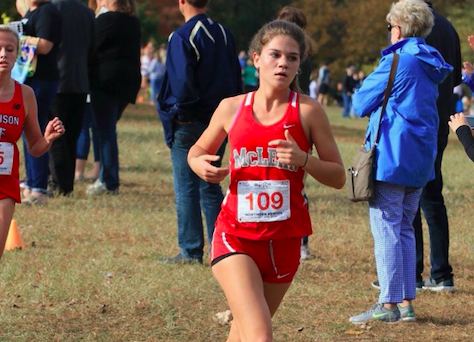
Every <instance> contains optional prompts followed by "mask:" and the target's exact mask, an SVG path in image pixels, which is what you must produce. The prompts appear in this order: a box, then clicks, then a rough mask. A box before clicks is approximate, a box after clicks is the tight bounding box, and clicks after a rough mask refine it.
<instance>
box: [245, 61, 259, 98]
mask: <svg viewBox="0 0 474 342" xmlns="http://www.w3.org/2000/svg"><path fill="white" fill-rule="evenodd" d="M246 63H247V65H246V66H245V68H244V72H243V74H242V76H243V79H244V91H245V92H246V93H248V92H250V91H254V90H255V89H257V88H258V78H257V69H256V68H255V67H254V65H253V61H252V59H250V58H249V59H247V62H246Z"/></svg>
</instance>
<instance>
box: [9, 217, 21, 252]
mask: <svg viewBox="0 0 474 342" xmlns="http://www.w3.org/2000/svg"><path fill="white" fill-rule="evenodd" d="M16 248H20V249H22V248H25V246H24V245H23V241H22V240H21V236H20V231H19V230H18V225H17V224H16V220H12V222H11V223H10V230H9V231H8V236H7V242H6V243H5V250H6V251H11V250H12V249H16Z"/></svg>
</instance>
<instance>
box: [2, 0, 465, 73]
mask: <svg viewBox="0 0 474 342" xmlns="http://www.w3.org/2000/svg"><path fill="white" fill-rule="evenodd" d="M80 1H82V2H83V3H87V0H80ZM394 1H396V0H272V1H269V0H212V1H211V2H210V5H209V11H208V14H209V15H210V16H211V17H212V18H214V19H215V20H217V21H219V22H221V23H222V24H224V25H225V26H226V27H227V28H229V29H230V31H231V32H232V33H233V35H234V37H235V40H236V43H237V48H238V49H239V50H247V49H248V44H249V42H250V40H251V39H252V36H253V35H254V34H255V33H256V32H257V30H258V29H259V28H260V27H261V26H262V25H263V24H264V23H266V22H268V21H270V20H272V19H274V18H275V15H276V13H277V12H278V10H280V9H281V8H282V7H283V6H285V5H293V6H295V7H298V8H301V9H302V10H303V11H304V13H305V14H306V16H307V21H308V26H307V28H306V32H307V34H308V36H309V37H310V38H311V39H312V40H313V41H314V42H315V45H316V49H315V51H316V53H315V55H314V56H313V57H312V60H313V62H314V64H315V66H318V65H320V64H321V63H322V62H328V63H331V70H332V76H333V80H336V81H337V80H339V79H340V78H342V75H343V73H344V69H345V66H346V65H348V64H353V65H355V66H357V67H360V68H363V69H364V70H365V71H366V72H369V71H371V70H372V69H373V67H374V66H375V65H376V64H377V62H378V59H379V58H380V51H381V50H382V49H383V48H385V47H386V46H387V44H388V39H387V38H388V34H387V30H386V21H385V17H386V14H387V13H388V12H389V10H390V5H391V3H392V2H394ZM432 3H433V5H434V7H435V9H436V10H437V11H438V12H439V13H441V14H443V15H445V16H446V17H448V19H449V20H450V21H451V22H452V23H453V25H454V26H455V28H456V29H457V31H458V33H459V37H460V39H461V44H462V53H463V59H464V60H470V61H474V53H473V52H472V50H471V49H470V47H469V46H468V44H467V41H466V38H467V35H468V34H473V33H474V25H473V23H474V6H472V0H450V1H446V0H432ZM137 5H138V16H139V19H140V22H141V23H142V36H143V39H142V42H143V44H145V43H146V42H147V41H148V40H149V39H153V40H155V41H157V42H158V43H160V42H164V41H166V40H167V38H168V35H169V34H170V33H171V32H172V31H174V30H175V29H176V28H177V27H179V26H180V25H182V24H183V23H184V20H183V17H182V15H181V13H180V12H179V9H178V4H177V1H176V0H137ZM2 13H5V14H6V15H7V16H8V17H10V18H12V19H19V15H18V14H17V12H16V9H15V0H1V1H0V14H2Z"/></svg>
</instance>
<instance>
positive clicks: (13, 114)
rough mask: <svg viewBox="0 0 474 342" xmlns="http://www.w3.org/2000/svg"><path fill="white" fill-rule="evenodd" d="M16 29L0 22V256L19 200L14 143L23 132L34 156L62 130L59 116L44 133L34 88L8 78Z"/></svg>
mask: <svg viewBox="0 0 474 342" xmlns="http://www.w3.org/2000/svg"><path fill="white" fill-rule="evenodd" d="M18 48H19V37H18V34H17V33H16V31H14V30H13V29H12V28H10V27H9V26H6V25H0V258H1V257H2V255H3V249H4V247H5V241H6V239H7V235H8V229H9V227H10V222H11V219H12V217H13V211H14V209H15V203H17V202H18V203H20V202H21V199H20V185H19V171H18V168H19V156H18V147H17V145H16V143H17V141H18V139H19V138H20V137H21V133H22V132H23V133H25V137H26V141H27V145H28V151H29V152H30V153H31V155H33V156H34V157H39V156H40V155H42V154H43V153H45V152H46V151H47V150H48V149H49V147H50V146H51V143H52V142H53V141H54V140H55V139H57V138H58V137H60V136H61V135H62V134H63V133H64V126H63V124H62V122H61V121H60V120H59V119H58V118H54V119H53V120H51V121H50V122H49V123H48V126H47V127H46V130H45V133H44V136H42V135H41V131H40V128H39V124H38V117H37V114H36V111H37V108H36V99H35V95H34V92H33V90H32V89H31V88H30V87H28V86H26V85H23V84H19V83H17V82H15V81H14V80H13V79H12V78H11V71H12V68H13V65H14V64H15V60H16V58H17V56H18Z"/></svg>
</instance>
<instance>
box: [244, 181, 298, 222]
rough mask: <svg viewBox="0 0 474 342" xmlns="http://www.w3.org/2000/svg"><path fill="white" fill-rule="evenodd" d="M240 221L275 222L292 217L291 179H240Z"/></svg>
mask: <svg viewBox="0 0 474 342" xmlns="http://www.w3.org/2000/svg"><path fill="white" fill-rule="evenodd" d="M237 198H238V207H237V213H238V220H239V222H275V221H284V220H286V219H288V218H290V215H291V212H290V181H288V180H282V181H270V180H266V181H240V182H239V183H238V184H237Z"/></svg>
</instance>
